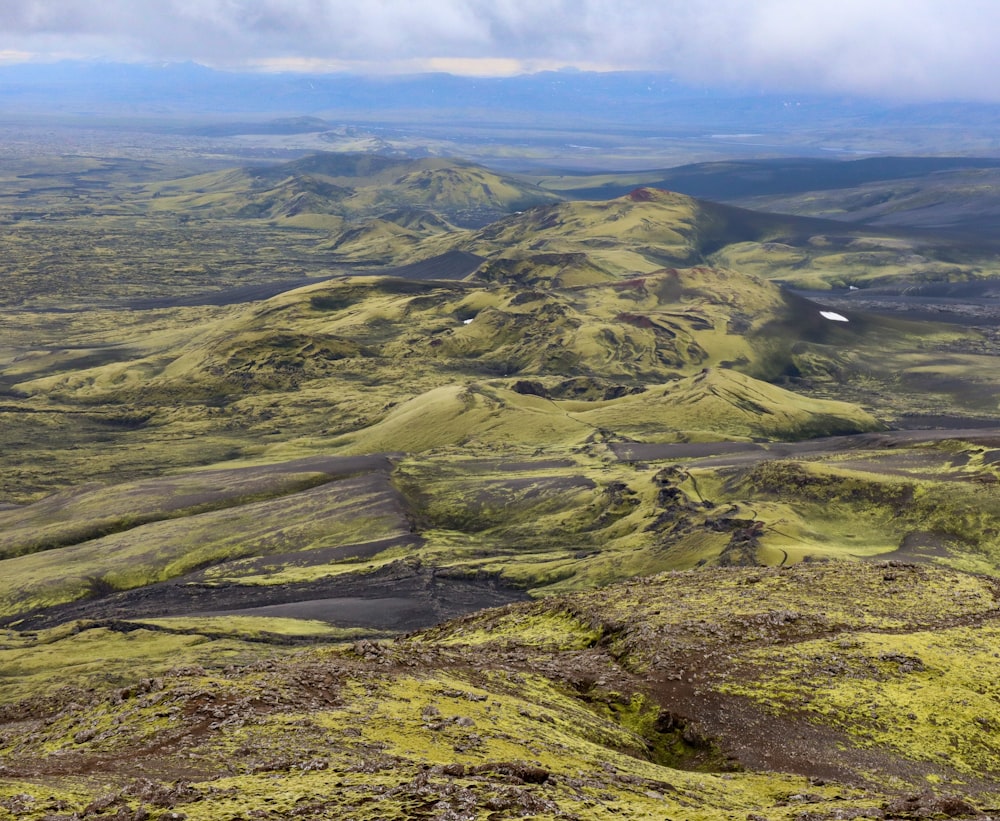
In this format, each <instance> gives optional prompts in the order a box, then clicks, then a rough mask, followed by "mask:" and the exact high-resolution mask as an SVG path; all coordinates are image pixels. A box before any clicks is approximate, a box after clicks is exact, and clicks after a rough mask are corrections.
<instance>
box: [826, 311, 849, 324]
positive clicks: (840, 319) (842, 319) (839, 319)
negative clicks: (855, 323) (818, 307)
mask: <svg viewBox="0 0 1000 821" xmlns="http://www.w3.org/2000/svg"><path fill="white" fill-rule="evenodd" d="M819 315H820V316H821V317H823V319H832V320H833V321H834V322H850V320H849V319H848V318H847V317H846V316H844V315H843V314H835V313H834V312H833V311H820V312H819Z"/></svg>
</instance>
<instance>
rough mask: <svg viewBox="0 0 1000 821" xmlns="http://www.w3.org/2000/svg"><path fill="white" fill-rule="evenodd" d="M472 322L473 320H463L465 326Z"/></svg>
mask: <svg viewBox="0 0 1000 821" xmlns="http://www.w3.org/2000/svg"><path fill="white" fill-rule="evenodd" d="M470 322H472V320H471V319H463V320H462V324H463V325H468V324H469V323H470Z"/></svg>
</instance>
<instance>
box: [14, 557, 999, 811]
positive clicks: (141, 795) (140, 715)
mask: <svg viewBox="0 0 1000 821" xmlns="http://www.w3.org/2000/svg"><path fill="white" fill-rule="evenodd" d="M708 581H710V582H711V583H706V582H708ZM996 613H997V606H996V591H995V590H994V587H993V586H992V584H991V583H989V581H987V580H985V579H982V578H979V577H974V576H964V575H961V574H957V573H953V572H949V571H941V570H930V569H918V568H913V567H905V566H900V567H894V566H888V565H881V566H879V565H859V564H850V565H843V564H827V565H811V566H810V565H803V566H800V567H798V568H795V569H793V570H770V571H769V570H761V569H758V568H755V569H734V570H729V571H719V570H715V571H712V572H711V574H710V575H709V574H708V572H707V571H699V572H693V573H681V574H668V575H664V576H658V577H649V578H645V579H637V580H633V581H631V582H629V583H627V584H624V585H618V586H613V587H609V588H605V589H603V590H601V591H600V592H596V593H595V592H590V593H587V594H582V595H576V596H572V597H567V598H555V599H550V600H547V601H546V602H544V603H540V604H533V605H516V606H512V607H509V608H506V609H503V610H500V611H490V612H486V613H483V614H481V615H478V616H470V617H466V618H465V619H463V620H461V621H459V622H454V623H450V624H445V625H442V626H440V627H438V628H435V629H433V630H430V631H427V632H425V633H422V634H416V635H413V636H410V637H407V638H405V639H400V640H397V641H394V642H388V643H371V642H363V641H362V642H357V643H355V644H353V645H345V646H341V647H333V648H329V649H312V650H307V651H297V652H293V651H290V650H288V649H282V648H281V647H280V646H279V647H277V648H275V649H274V650H272V651H270V652H262V651H261V650H260V649H253V648H252V647H251V646H250V645H249V644H247V643H246V642H241V641H239V640H234V639H232V638H228V637H223V636H214V637H213V635H212V632H211V624H210V623H207V622H206V623H205V624H204V625H203V626H199V625H198V624H197V623H191V624H188V625H186V626H179V627H180V629H174V630H171V631H169V632H164V630H163V626H162V625H160V624H146V625H142V624H131V625H128V624H116V625H113V627H114V629H109V627H108V626H102V625H97V624H79V625H77V626H76V627H75V628H74V629H62V630H59V631H49V632H46V633H43V634H40V635H38V636H35V637H32V638H30V639H27V640H22V642H23V641H27V642H28V644H25V643H18V642H14V643H11V641H10V640H8V643H7V645H6V646H5V647H3V648H0V658H2V659H3V662H4V666H5V668H6V669H12V670H13V669H16V670H18V671H19V673H20V676H21V678H20V679H19V680H16V681H15V682H13V683H11V684H9V685H6V686H5V687H4V690H3V692H2V697H3V700H4V703H5V704H6V705H8V706H7V708H6V709H5V710H4V711H2V712H0V720H2V721H3V722H4V724H3V725H2V736H0V745H3V750H4V755H5V761H6V762H7V764H6V765H5V766H6V770H5V778H4V781H3V786H2V787H0V790H2V796H3V797H2V799H0V800H3V801H4V802H6V803H5V806H7V807H10V808H11V809H12V811H14V808H15V807H16V812H17V814H18V817H24V818H42V817H44V816H45V815H46V813H52V812H53V811H60V810H61V811H62V812H77V813H83V814H87V813H89V814H96V813H98V812H100V811H101V810H105V811H106V810H107V809H108V808H110V810H111V811H114V812H121V811H123V810H122V809H120V808H124V811H126V812H129V813H132V812H135V811H136V810H137V809H138V808H140V807H145V808H146V811H152V812H153V813H156V814H158V813H164V812H167V811H174V812H176V811H182V812H184V814H185V815H186V816H187V817H188V818H228V817H236V816H237V815H238V814H241V813H244V812H245V811H246V810H247V809H248V808H261V807H267V808H268V809H267V811H268V812H270V813H273V814H274V815H276V816H282V815H288V814H290V813H292V812H294V813H295V814H296V816H297V817H304V818H312V817H329V814H330V813H331V811H334V810H336V811H337V812H338V813H341V814H350V815H352V816H357V817H368V815H371V814H372V813H374V814H375V815H377V817H379V818H417V817H424V816H425V815H426V816H428V817H432V816H433V814H434V813H437V814H440V813H441V812H442V811H444V810H446V809H448V810H450V811H452V812H456V813H458V812H462V813H464V814H465V816H466V817H473V818H486V817H490V818H495V819H503V818H516V817H523V816H524V815H525V814H528V815H531V816H533V817H542V818H547V817H564V816H565V814H566V813H570V814H572V816H573V817H577V818H581V819H597V818H606V817H609V816H610V815H612V814H614V815H615V816H619V817H627V818H644V817H650V816H657V817H658V816H660V815H663V814H666V815H667V816H668V817H673V816H674V815H680V816H682V817H685V818H705V819H708V818H724V817H740V818H743V817H746V816H747V815H748V814H750V815H753V814H758V815H762V817H767V818H775V819H786V818H787V819H793V818H801V817H802V813H803V812H809V813H810V814H811V816H812V817H819V818H826V817H830V818H834V817H838V815H843V813H844V812H848V811H849V812H853V813H855V814H856V815H867V816H871V815H872V814H873V813H878V812H883V813H893V812H894V813H895V817H910V816H908V815H905V814H904V812H905V811H906V806H907V805H906V804H905V803H904V802H905V800H906V797H907V796H910V795H917V794H923V797H922V798H920V799H919V800H918V799H916V798H914V799H913V810H912V811H914V812H916V811H917V810H918V809H921V808H922V809H924V810H925V812H929V813H933V812H935V811H938V812H941V811H944V809H945V808H946V807H952V808H957V807H960V806H962V804H961V803H960V802H962V801H964V802H966V803H965V804H964V806H965V813H967V814H968V813H971V812H973V808H974V806H975V805H977V804H978V805H979V806H992V802H995V800H996V793H997V785H996V784H995V783H994V782H993V781H992V780H991V779H990V777H989V776H988V774H989V773H991V772H995V770H996V756H997V751H996V749H995V746H994V745H993V743H992V735H991V734H990V733H984V732H983V731H982V728H983V726H984V724H989V723H992V722H995V721H997V720H1000V719H997V717H996V715H995V712H996V711H995V704H994V701H993V700H992V699H991V697H990V693H991V692H992V688H993V677H992V675H991V673H990V665H989V663H988V658H989V657H990V654H989V641H990V636H991V635H992V632H993V630H994V627H993V622H994V621H995V618H996ZM972 626H975V630H970V629H969V628H970V627H972ZM260 627H261V628H263V629H264V630H265V634H266V635H270V636H271V640H272V641H280V636H281V635H282V630H283V628H284V625H283V624H282V623H280V622H273V623H270V624H261V625H260ZM296 632H299V631H296ZM136 654H138V657H140V658H142V660H143V662H142V667H141V669H137V668H136V666H135V664H134V659H135V658H137V655H136ZM470 654H474V656H475V658H476V666H475V669H470V668H469V667H468V665H467V663H466V662H467V659H468V658H469V656H470ZM109 659H110V661H109ZM251 659H253V660H252V661H251ZM56 669H58V670H59V672H60V678H62V677H64V676H65V674H66V672H67V670H70V671H72V673H73V681H74V684H73V686H72V687H69V688H67V687H65V686H64V685H62V684H60V686H58V687H56V686H55V684H54V681H53V672H54V671H55V670H56ZM839 670H846V671H850V673H849V674H841V673H838V672H835V671H839ZM872 682H877V686H876V687H872V686H870V685H871V683H872ZM692 685H693V686H692ZM852 688H853V689H852ZM956 691H960V692H962V693H963V696H964V699H965V700H964V702H963V703H964V704H965V706H964V707H963V708H962V709H948V710H947V711H945V710H944V709H943V705H944V704H950V703H952V702H953V697H954V694H955V692H956ZM719 699H721V700H722V702H721V703H724V704H727V705H729V708H728V709H723V710H719V709H718V707H717V704H718V703H719ZM942 728H944V731H945V732H947V734H948V738H949V739H950V748H949V752H948V754H947V755H946V756H942V755H937V754H935V751H936V750H940V747H939V746H938V739H939V737H940V734H941V732H942ZM925 741H926V742H927V744H925V743H924V742H925ZM928 744H929V745H930V746H928ZM222 762H224V765H223V764H222ZM764 770H766V771H764ZM81 774H86V775H87V776H88V778H86V779H81V778H79V776H80V775H81ZM180 774H182V775H183V779H184V780H183V781H182V782H177V781H175V780H174V779H175V778H176V775H180ZM955 793H958V794H960V795H962V796H963V797H964V798H962V799H959V798H957V797H949V796H954V794H955ZM935 794H937V797H935ZM372 802H375V803H374V805H373V803H372ZM969 802H971V803H969ZM918 803H919V807H918V806H917V804H918ZM959 814H961V813H959Z"/></svg>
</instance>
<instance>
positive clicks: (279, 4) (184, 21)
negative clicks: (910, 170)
mask: <svg viewBox="0 0 1000 821" xmlns="http://www.w3.org/2000/svg"><path fill="white" fill-rule="evenodd" d="M998 37H1000V0H0V62H5V63H13V62H25V61H40V60H41V61H51V60H59V59H80V58H83V59H102V60H113V61H124V62H161V61H169V62H181V61H189V60H190V61H194V62H198V63H202V64H204V65H208V66H212V67H216V68H224V69H230V70H255V71H308V72H323V71H344V70H349V71H355V72H359V73H412V72H419V71H448V72H451V73H454V74H471V75H477V74H478V75H493V76H500V75H511V74H518V73H526V72H532V71H539V70H548V69H563V68H577V69H582V70H599V71H604V70H655V71H664V72H667V73H670V74H672V75H673V76H675V77H677V78H678V79H679V80H681V81H683V82H686V83H690V84H695V85H702V86H728V85H734V84H736V85H739V86H741V87H744V88H749V89H755V90H761V91H784V90H796V91H814V92H822V93H831V92H832V93H838V94H851V95H863V96H873V97H881V98H891V99H921V100H948V99H961V100H988V101H1000V83H997V82H996V78H998V77H1000V49H998V48H997V46H996V42H997V40H998Z"/></svg>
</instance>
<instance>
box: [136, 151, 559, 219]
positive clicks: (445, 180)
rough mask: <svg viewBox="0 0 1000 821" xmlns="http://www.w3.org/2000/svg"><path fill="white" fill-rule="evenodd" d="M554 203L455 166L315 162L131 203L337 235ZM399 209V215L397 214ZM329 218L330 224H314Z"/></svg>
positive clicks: (178, 184)
mask: <svg viewBox="0 0 1000 821" xmlns="http://www.w3.org/2000/svg"><path fill="white" fill-rule="evenodd" d="M556 199H558V197H557V195H555V194H552V193H550V192H548V191H544V190H543V189H541V188H538V187H537V186H535V185H532V184H531V183H529V182H525V181H522V180H517V179H514V178H512V177H509V176H504V175H500V174H496V173H494V172H491V171H489V170H487V169H485V168H483V167H482V166H477V165H474V164H473V163H469V162H463V161H460V160H447V159H434V158H428V159H421V160H411V159H400V158H392V157H382V156H377V155H366V154H315V155H311V156H307V157H304V158H302V159H298V160H293V161H291V162H288V163H282V164H279V165H275V166H265V167H258V168H244V169H233V170H229V171H221V172H213V173H210V174H202V175H198V176H195V177H186V178H182V179H179V180H173V181H170V182H166V183H156V184H152V185H149V186H147V187H146V188H144V189H143V190H142V192H141V195H140V196H139V197H137V199H136V202H138V203H145V204H146V205H147V207H148V208H149V209H150V212H151V213H171V212H174V213H184V214H187V215H189V216H191V217H194V218H198V219H201V218H205V217H235V218H238V219H259V218H266V219H272V220H285V221H288V222H289V224H290V225H301V226H304V227H310V226H316V225H320V226H324V227H333V228H336V227H337V226H338V225H339V224H340V223H338V222H337V218H339V219H340V220H341V222H343V220H345V219H348V220H349V219H357V218H359V217H372V216H380V215H381V216H382V217H383V219H386V218H388V219H387V221H390V222H393V223H394V224H396V225H398V226H399V227H402V228H411V229H413V228H417V229H418V230H428V229H432V231H436V230H440V229H441V227H442V225H441V224H440V222H439V221H437V222H435V221H434V220H433V218H430V219H428V218H425V219H424V220H422V221H420V222H421V224H420V225H419V226H418V225H415V224H414V219H413V217H412V216H411V215H409V211H408V209H413V208H417V209H426V210H429V211H432V212H435V213H436V214H440V215H444V216H446V217H448V218H449V219H452V220H455V221H456V222H457V223H459V224H463V223H471V224H476V225H481V224H483V223H485V222H488V221H490V220H491V219H496V218H497V217H499V216H503V215H505V214H509V213H510V212H512V211H516V210H519V209H523V208H528V207H530V206H533V205H538V204H539V203H544V202H551V201H553V200H556ZM401 209H402V210H401ZM317 215H327V216H329V217H332V218H333V219H332V220H329V221H323V220H321V219H316V217H317Z"/></svg>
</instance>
